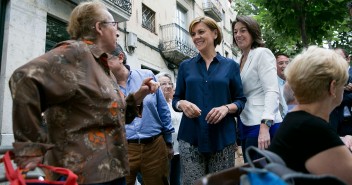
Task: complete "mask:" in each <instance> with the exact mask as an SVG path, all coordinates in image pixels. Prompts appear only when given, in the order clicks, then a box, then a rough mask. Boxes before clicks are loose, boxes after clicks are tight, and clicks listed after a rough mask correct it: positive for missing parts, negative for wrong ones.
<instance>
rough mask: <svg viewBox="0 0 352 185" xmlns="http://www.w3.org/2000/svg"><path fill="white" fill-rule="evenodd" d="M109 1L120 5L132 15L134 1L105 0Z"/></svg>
mask: <svg viewBox="0 0 352 185" xmlns="http://www.w3.org/2000/svg"><path fill="white" fill-rule="evenodd" d="M105 1H109V2H111V3H112V4H114V5H115V6H117V7H120V8H121V9H122V10H125V11H126V12H128V13H129V14H130V15H131V14H132V3H131V1H130V0H105Z"/></svg>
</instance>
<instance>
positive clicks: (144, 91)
mask: <svg viewBox="0 0 352 185" xmlns="http://www.w3.org/2000/svg"><path fill="white" fill-rule="evenodd" d="M159 87H160V83H159V82H155V81H154V80H153V78H152V77H149V78H146V79H144V80H143V82H142V85H141V87H140V88H139V90H138V91H137V92H136V93H135V94H134V96H135V99H136V101H137V104H141V103H142V101H143V99H144V98H145V97H146V96H147V95H148V94H151V93H155V92H156V91H157V90H158V88H159Z"/></svg>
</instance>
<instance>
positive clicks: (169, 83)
mask: <svg viewBox="0 0 352 185" xmlns="http://www.w3.org/2000/svg"><path fill="white" fill-rule="evenodd" d="M167 85H169V86H173V85H174V83H172V82H168V83H161V84H160V86H167Z"/></svg>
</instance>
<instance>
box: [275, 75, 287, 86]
mask: <svg viewBox="0 0 352 185" xmlns="http://www.w3.org/2000/svg"><path fill="white" fill-rule="evenodd" d="M277 79H278V81H279V85H280V86H283V85H285V80H283V79H281V78H280V77H279V76H277Z"/></svg>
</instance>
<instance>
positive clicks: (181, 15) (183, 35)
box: [176, 5, 189, 42]
mask: <svg viewBox="0 0 352 185" xmlns="http://www.w3.org/2000/svg"><path fill="white" fill-rule="evenodd" d="M176 23H177V25H179V26H180V27H181V28H182V29H178V30H177V40H179V41H181V42H185V41H187V40H188V38H189V36H188V35H187V32H188V31H185V30H187V11H186V10H185V9H184V8H182V7H181V6H179V5H177V10H176ZM183 29H184V30H183Z"/></svg>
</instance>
